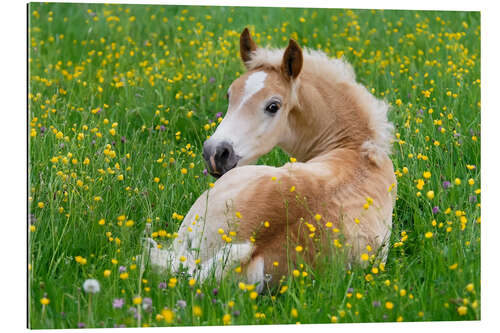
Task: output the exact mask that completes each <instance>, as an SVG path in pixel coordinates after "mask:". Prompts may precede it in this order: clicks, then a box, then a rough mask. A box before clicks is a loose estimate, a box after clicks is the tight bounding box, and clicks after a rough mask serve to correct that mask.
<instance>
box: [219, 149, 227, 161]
mask: <svg viewBox="0 0 500 333" xmlns="http://www.w3.org/2000/svg"><path fill="white" fill-rule="evenodd" d="M228 158H229V149H227V148H223V150H222V154H220V159H221V161H225V160H227V159H228Z"/></svg>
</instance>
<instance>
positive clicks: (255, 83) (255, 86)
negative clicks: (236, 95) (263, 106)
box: [237, 72, 267, 109]
mask: <svg viewBox="0 0 500 333" xmlns="http://www.w3.org/2000/svg"><path fill="white" fill-rule="evenodd" d="M266 77H267V73H266V72H255V73H252V74H250V76H249V77H248V78H247V80H246V82H245V90H244V92H243V98H242V99H241V102H240V105H239V106H238V108H237V109H239V108H241V107H242V106H243V105H244V104H245V103H246V101H248V100H249V99H250V98H251V97H252V96H253V95H255V94H256V93H257V92H259V90H261V89H262V88H264V81H266Z"/></svg>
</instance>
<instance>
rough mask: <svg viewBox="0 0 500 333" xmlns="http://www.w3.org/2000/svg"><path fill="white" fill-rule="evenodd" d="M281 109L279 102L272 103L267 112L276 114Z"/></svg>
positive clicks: (267, 107)
mask: <svg viewBox="0 0 500 333" xmlns="http://www.w3.org/2000/svg"><path fill="white" fill-rule="evenodd" d="M279 109H280V105H279V103H277V102H271V103H269V104H268V105H267V106H266V111H267V112H269V113H271V114H275V113H276V112H278V110H279Z"/></svg>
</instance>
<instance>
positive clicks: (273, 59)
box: [245, 48, 394, 155]
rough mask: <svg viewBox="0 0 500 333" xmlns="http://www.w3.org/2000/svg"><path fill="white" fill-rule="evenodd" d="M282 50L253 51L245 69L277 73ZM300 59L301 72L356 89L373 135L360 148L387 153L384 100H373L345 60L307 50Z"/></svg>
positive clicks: (389, 135)
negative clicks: (260, 69)
mask: <svg viewBox="0 0 500 333" xmlns="http://www.w3.org/2000/svg"><path fill="white" fill-rule="evenodd" d="M284 51H285V50H284V49H271V48H258V49H257V50H255V51H253V52H252V56H251V59H250V60H249V61H247V62H246V63H245V65H246V66H247V68H248V70H253V69H257V68H263V69H272V70H276V71H279V70H280V66H281V61H282V59H283V53H284ZM303 57H304V63H303V67H302V71H307V72H308V73H310V74H312V75H317V76H322V77H324V78H327V80H328V81H330V82H332V84H335V83H347V84H350V85H352V86H353V88H354V89H356V90H357V96H358V97H359V100H358V102H359V104H360V105H361V107H362V109H363V111H364V112H365V114H366V116H367V118H368V122H369V126H370V128H371V130H372V131H373V133H374V137H373V138H372V140H370V141H367V142H365V144H364V147H363V149H365V150H367V151H368V153H369V154H375V155H377V154H376V152H377V151H382V152H384V153H386V154H389V153H390V152H391V138H392V133H393V129H394V127H393V125H392V124H391V123H390V122H389V121H388V120H387V110H388V108H389V105H388V104H387V103H386V102H385V101H382V100H378V99H376V98H375V97H374V96H373V95H372V94H371V93H369V92H368V90H367V89H366V88H365V87H364V86H363V85H361V84H359V83H357V82H356V74H355V73H354V69H353V68H352V66H351V65H350V64H349V63H348V62H346V61H345V60H344V59H334V58H329V57H328V56H327V55H326V54H325V53H324V52H321V51H316V50H309V49H307V48H304V49H303ZM299 77H300V75H299ZM299 84H300V83H299Z"/></svg>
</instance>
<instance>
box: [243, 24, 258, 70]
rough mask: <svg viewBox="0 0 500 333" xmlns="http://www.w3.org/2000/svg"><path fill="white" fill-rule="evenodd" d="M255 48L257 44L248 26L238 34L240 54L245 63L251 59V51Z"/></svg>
mask: <svg viewBox="0 0 500 333" xmlns="http://www.w3.org/2000/svg"><path fill="white" fill-rule="evenodd" d="M255 50H257V44H255V42H254V41H253V40H252V37H251V36H250V31H248V28H245V29H244V30H243V32H242V33H241V35H240V55H241V60H243V62H244V63H245V65H246V62H248V61H250V60H251V59H252V52H253V51H255Z"/></svg>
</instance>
